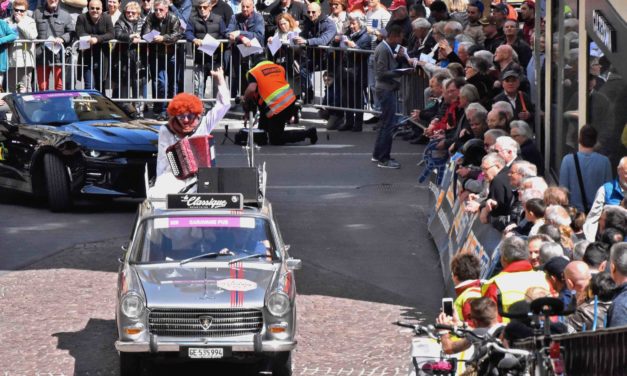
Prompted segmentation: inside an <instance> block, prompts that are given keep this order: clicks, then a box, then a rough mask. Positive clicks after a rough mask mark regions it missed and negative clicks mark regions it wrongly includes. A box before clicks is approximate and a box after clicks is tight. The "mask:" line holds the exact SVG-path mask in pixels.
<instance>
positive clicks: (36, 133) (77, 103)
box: [0, 90, 160, 211]
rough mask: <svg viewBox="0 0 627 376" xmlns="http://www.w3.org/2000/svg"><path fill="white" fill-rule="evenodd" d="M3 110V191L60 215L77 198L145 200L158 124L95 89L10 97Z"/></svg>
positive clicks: (0, 177) (0, 133)
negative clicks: (39, 199) (42, 201)
mask: <svg viewBox="0 0 627 376" xmlns="http://www.w3.org/2000/svg"><path fill="white" fill-rule="evenodd" d="M2 99H3V101H4V102H5V104H2V103H0V104H1V106H0V187H4V188H9V189H13V190H18V191H21V192H27V193H32V194H35V195H37V196H43V197H46V198H47V199H48V204H49V206H50V209H51V210H53V211H63V210H66V209H68V208H69V207H70V206H71V204H72V198H73V196H76V195H81V194H84V195H99V196H111V197H116V196H117V197H119V196H128V197H144V196H145V184H144V176H145V171H146V165H147V166H148V171H149V177H153V176H154V174H155V167H156V160H157V158H156V157H157V143H158V137H159V124H160V123H157V122H155V121H152V120H133V119H132V118H131V117H129V115H128V114H127V113H126V112H124V111H123V110H122V109H121V108H120V107H119V106H118V105H117V104H115V103H114V102H113V101H111V100H110V99H108V98H107V97H105V96H103V95H102V94H101V93H99V92H97V91H92V90H73V91H46V92H38V93H13V94H8V95H6V96H5V97H4V98H2Z"/></svg>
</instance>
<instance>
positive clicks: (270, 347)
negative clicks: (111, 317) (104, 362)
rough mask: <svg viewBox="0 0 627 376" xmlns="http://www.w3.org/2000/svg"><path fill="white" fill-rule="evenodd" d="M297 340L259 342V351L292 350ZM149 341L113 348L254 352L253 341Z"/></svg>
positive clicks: (121, 349) (123, 350) (149, 350)
mask: <svg viewBox="0 0 627 376" xmlns="http://www.w3.org/2000/svg"><path fill="white" fill-rule="evenodd" d="M296 343H297V341H289V340H287V341H285V340H283V341H281V340H270V341H262V342H261V351H260V352H283V351H292V350H293V349H294V348H295V347H296ZM152 347H153V350H151V344H150V343H149V342H123V341H115V348H116V350H118V351H120V352H135V353H139V352H146V353H148V352H152V353H160V352H178V351H180V349H181V348H182V347H230V348H231V350H232V351H233V352H256V350H255V345H254V343H253V342H249V343H248V342H247V343H242V342H209V343H206V342H177V343H173V342H159V341H157V342H156V343H154V344H153V346H152Z"/></svg>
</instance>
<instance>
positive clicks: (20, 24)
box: [7, 0, 37, 92]
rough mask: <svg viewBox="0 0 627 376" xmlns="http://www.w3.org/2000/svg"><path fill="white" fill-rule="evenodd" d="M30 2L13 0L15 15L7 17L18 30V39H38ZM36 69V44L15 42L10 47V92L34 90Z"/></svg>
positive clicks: (9, 22) (8, 21) (10, 23)
mask: <svg viewBox="0 0 627 376" xmlns="http://www.w3.org/2000/svg"><path fill="white" fill-rule="evenodd" d="M27 11H28V2H27V1H26V0H15V1H14V2H13V15H12V16H11V17H10V18H8V19H7V23H8V24H9V26H10V27H11V28H13V29H14V30H16V31H17V33H18V39H22V40H33V39H37V25H36V24H35V20H34V19H32V18H31V17H30V16H28V14H27ZM34 70H35V45H34V44H32V43H24V42H15V43H13V44H11V47H10V48H9V77H8V80H9V82H8V88H9V91H10V92H13V91H18V88H19V91H23V92H31V91H33V87H32V84H31V83H32V80H33V71H34Z"/></svg>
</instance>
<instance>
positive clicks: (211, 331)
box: [148, 308, 263, 337]
mask: <svg viewBox="0 0 627 376" xmlns="http://www.w3.org/2000/svg"><path fill="white" fill-rule="evenodd" d="M206 316H208V317H211V325H210V326H209V327H208V328H207V329H203V327H202V325H201V317H206ZM148 325H149V328H150V333H152V334H156V335H160V336H175V337H233V336H239V335H244V334H255V333H259V332H261V328H262V326H263V315H262V313H261V310H258V309H241V308H226V309H178V308H160V309H154V310H151V311H150V314H149V316H148Z"/></svg>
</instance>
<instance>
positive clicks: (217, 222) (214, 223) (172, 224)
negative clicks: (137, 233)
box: [155, 217, 255, 228]
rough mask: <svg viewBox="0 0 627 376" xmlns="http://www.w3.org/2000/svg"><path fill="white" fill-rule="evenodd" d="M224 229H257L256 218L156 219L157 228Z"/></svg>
mask: <svg viewBox="0 0 627 376" xmlns="http://www.w3.org/2000/svg"><path fill="white" fill-rule="evenodd" d="M184 227H224V228H233V227H234V228H255V218H245V217H244V218H242V217H170V218H156V219H155V228H184Z"/></svg>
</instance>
